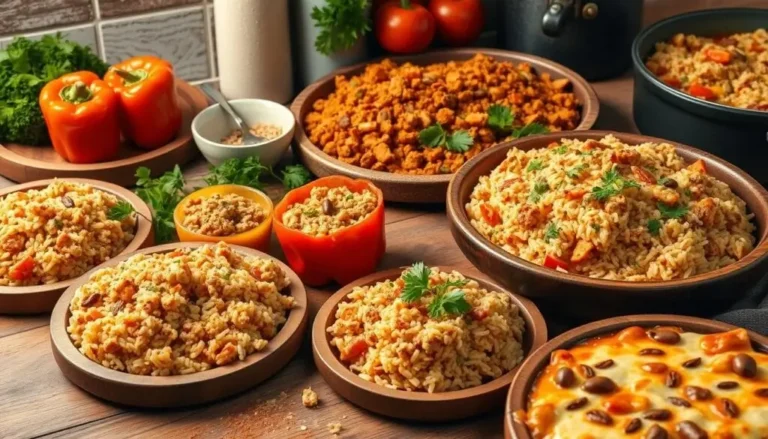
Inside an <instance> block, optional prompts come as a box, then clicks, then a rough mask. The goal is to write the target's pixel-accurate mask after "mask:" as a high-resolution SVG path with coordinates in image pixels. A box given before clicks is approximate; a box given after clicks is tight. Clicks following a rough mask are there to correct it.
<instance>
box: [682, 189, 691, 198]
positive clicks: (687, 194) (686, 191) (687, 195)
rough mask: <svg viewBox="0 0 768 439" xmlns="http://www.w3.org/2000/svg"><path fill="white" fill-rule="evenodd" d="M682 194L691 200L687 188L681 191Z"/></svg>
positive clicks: (689, 191)
mask: <svg viewBox="0 0 768 439" xmlns="http://www.w3.org/2000/svg"><path fill="white" fill-rule="evenodd" d="M683 194H684V195H685V196H686V197H688V198H691V195H692V193H691V190H690V189H688V188H685V189H683Z"/></svg>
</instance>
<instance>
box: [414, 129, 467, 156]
mask: <svg viewBox="0 0 768 439" xmlns="http://www.w3.org/2000/svg"><path fill="white" fill-rule="evenodd" d="M419 142H421V144H422V145H424V146H427V147H430V148H437V147H439V146H444V147H445V149H447V150H448V151H453V152H466V151H469V148H470V147H471V146H472V144H473V143H474V140H473V139H472V136H471V135H470V134H469V132H468V131H466V130H458V131H454V132H453V133H452V134H448V133H447V132H446V131H445V130H444V129H443V127H442V125H440V124H439V123H436V124H434V125H432V126H429V127H427V128H424V129H423V130H421V131H420V132H419Z"/></svg>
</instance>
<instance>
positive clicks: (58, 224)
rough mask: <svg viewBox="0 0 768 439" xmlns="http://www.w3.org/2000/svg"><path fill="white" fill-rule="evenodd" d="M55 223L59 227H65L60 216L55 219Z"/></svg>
mask: <svg viewBox="0 0 768 439" xmlns="http://www.w3.org/2000/svg"><path fill="white" fill-rule="evenodd" d="M53 225H54V226H56V228H57V229H61V228H63V227H64V222H63V221H62V220H60V219H58V218H56V219H54V220H53Z"/></svg>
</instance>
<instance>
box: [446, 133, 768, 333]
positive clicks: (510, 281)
mask: <svg viewBox="0 0 768 439" xmlns="http://www.w3.org/2000/svg"><path fill="white" fill-rule="evenodd" d="M607 134H613V135H614V136H615V137H616V138H618V139H619V140H620V141H622V142H624V143H627V144H630V145H634V144H639V143H643V142H654V143H662V142H667V141H665V140H662V139H657V138H653V137H647V136H641V135H635V134H623V133H609V132H607V131H585V132H573V133H553V134H546V135H541V136H536V137H531V138H525V139H521V140H517V141H514V142H511V143H508V144H505V145H501V146H498V147H495V148H492V149H490V150H487V151H484V152H483V153H481V154H479V155H478V156H476V157H474V158H473V159H472V160H471V161H469V162H468V163H467V164H466V165H464V166H463V167H462V168H461V169H460V170H459V172H458V173H457V174H456V176H455V178H454V179H453V180H452V181H451V185H450V187H449V189H448V199H447V212H448V216H449V218H450V221H451V230H452V232H453V236H454V238H455V239H456V242H457V243H458V245H459V247H460V248H461V250H462V252H463V253H464V255H465V256H466V257H467V258H468V259H469V260H470V261H472V263H473V264H474V265H475V266H476V267H478V269H480V270H481V271H482V272H484V273H486V274H488V275H489V276H490V277H492V278H493V279H494V280H496V281H498V282H500V283H501V284H502V285H504V286H506V287H507V288H509V289H511V290H513V291H516V292H518V293H520V294H522V295H523V296H527V297H531V298H535V299H537V300H541V303H539V305H540V306H543V307H545V308H550V309H551V310H552V312H555V313H557V312H560V313H562V312H564V311H565V312H567V316H566V317H568V318H576V319H583V318H589V319H595V318H601V317H608V316H614V315H619V314H626V313H629V312H654V311H656V312H659V311H665V312H671V311H673V310H678V311H682V310H684V311H685V312H686V313H688V314H690V313H705V312H709V311H712V310H717V309H719V310H723V309H725V308H726V307H727V305H728V304H729V303H733V302H734V301H736V300H738V299H739V298H741V297H742V296H743V295H744V294H746V293H747V291H748V288H749V287H751V286H754V285H755V283H756V282H757V280H758V279H759V278H761V277H762V276H763V274H764V273H765V270H766V267H767V266H768V192H766V190H765V189H764V188H763V187H762V186H760V184H759V183H757V181H755V180H754V179H753V178H751V177H750V176H748V175H747V174H746V173H745V172H743V171H741V170H739V169H738V168H736V167H735V166H733V165H731V164H729V163H727V162H725V161H723V160H721V159H719V158H717V157H715V156H712V155H710V154H707V153H705V152H703V151H700V150H697V149H695V148H692V147H689V146H685V145H680V144H677V143H674V142H668V143H672V144H673V145H674V146H675V147H676V148H677V152H678V153H679V154H680V155H681V156H682V157H683V158H684V159H685V160H686V161H687V162H689V163H692V162H694V161H696V160H698V159H702V160H703V161H704V163H705V164H706V166H707V172H708V173H709V174H711V175H712V176H714V177H715V178H717V179H719V180H720V181H722V182H725V183H727V184H728V186H730V188H731V189H732V190H733V192H734V193H735V194H736V195H738V196H739V197H741V198H742V199H743V200H744V201H745V202H746V204H747V209H748V211H749V212H751V213H753V214H754V215H755V217H754V223H755V225H756V226H757V231H756V233H755V235H756V237H757V240H756V244H755V248H754V249H753V250H752V252H750V253H749V254H747V255H746V256H745V257H743V258H742V259H740V260H738V261H737V262H736V263H733V264H731V265H728V266H726V267H724V268H721V269H718V270H714V271H710V272H707V273H703V274H701V275H697V276H692V277H690V278H687V279H679V280H672V281H664V282H624V281H610V280H602V279H594V278H590V277H586V276H579V275H574V274H569V273H564V272H560V271H557V270H553V269H550V268H546V267H543V266H540V265H537V264H534V263H531V262H528V261H526V260H523V259H522V258H519V257H516V256H513V255H512V254H510V253H508V252H507V251H505V250H503V249H502V248H500V247H498V246H496V245H494V244H492V243H491V242H490V241H488V240H487V239H485V238H484V237H482V236H481V235H480V233H479V232H477V231H476V230H475V228H474V227H473V226H472V225H471V224H470V222H469V219H468V217H467V215H466V213H465V210H464V206H465V204H466V203H467V201H468V200H469V197H470V194H471V193H472V190H473V188H474V187H475V185H476V184H477V182H478V179H479V178H480V176H482V175H487V174H489V173H490V172H491V170H493V169H494V168H495V167H496V166H497V165H498V164H499V163H501V161H502V160H503V159H504V158H505V157H506V154H507V151H508V150H509V149H511V148H513V147H515V148H519V149H522V150H529V149H534V148H544V147H546V146H547V145H548V144H549V143H551V142H557V141H559V140H560V139H561V138H564V137H567V138H574V139H579V140H587V139H595V140H599V139H601V138H603V137H605V136H606V135H607ZM546 312H547V311H546V310H545V313H546Z"/></svg>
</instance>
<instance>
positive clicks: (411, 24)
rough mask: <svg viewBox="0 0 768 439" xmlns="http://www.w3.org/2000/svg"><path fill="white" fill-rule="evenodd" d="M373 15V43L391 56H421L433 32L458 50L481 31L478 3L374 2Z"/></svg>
mask: <svg viewBox="0 0 768 439" xmlns="http://www.w3.org/2000/svg"><path fill="white" fill-rule="evenodd" d="M427 2H428V3H427ZM374 13H375V21H374V26H375V28H376V39H377V40H378V41H379V44H380V45H381V47H383V48H384V49H385V50H387V51H389V52H393V53H415V52H421V51H423V50H424V49H426V48H427V47H429V44H430V43H431V42H432V39H433V38H434V37H435V32H437V33H438V35H439V36H440V39H441V40H442V41H444V42H445V43H446V44H449V45H451V46H462V45H465V44H469V43H471V42H473V41H475V40H476V39H477V37H478V36H480V32H481V31H482V30H483V9H482V5H481V3H480V0H377V1H375V2H374Z"/></svg>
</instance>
